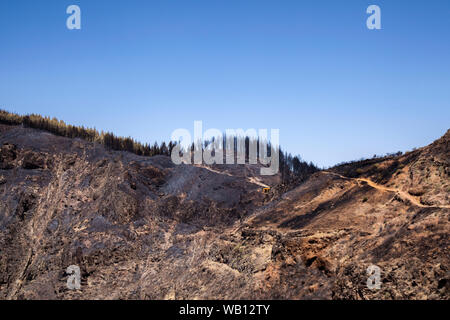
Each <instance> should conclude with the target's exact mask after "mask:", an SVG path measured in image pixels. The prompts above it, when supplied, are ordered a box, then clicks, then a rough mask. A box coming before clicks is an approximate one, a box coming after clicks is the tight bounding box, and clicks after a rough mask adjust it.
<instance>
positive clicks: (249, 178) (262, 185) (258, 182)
mask: <svg viewBox="0 0 450 320" xmlns="http://www.w3.org/2000/svg"><path fill="white" fill-rule="evenodd" d="M194 166H195V167H197V168H203V169H206V170H209V171H211V172H214V173H217V174H222V175H226V176H229V177H234V176H233V175H232V174H229V173H228V172H221V171H218V170H214V169H212V168H210V167H208V166H205V165H194ZM247 181H248V182H249V183H252V184H256V185H258V186H260V187H263V188H270V186H268V185H267V184H264V183H262V182H261V181H259V180H258V178H255V177H248V178H247Z"/></svg>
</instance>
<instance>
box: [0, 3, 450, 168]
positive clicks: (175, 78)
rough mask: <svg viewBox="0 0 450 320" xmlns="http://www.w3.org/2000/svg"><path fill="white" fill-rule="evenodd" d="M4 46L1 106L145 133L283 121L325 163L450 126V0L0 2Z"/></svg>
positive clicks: (299, 147)
mask: <svg viewBox="0 0 450 320" xmlns="http://www.w3.org/2000/svg"><path fill="white" fill-rule="evenodd" d="M71 4H77V5H79V6H80V7H81V11H82V29H81V30H79V31H77V30H72V31H71V30H68V29H67V28H66V19H67V17H68V15H67V14H66V8H67V7H68V6H69V5H71ZM370 4H376V5H379V6H380V7H381V13H382V17H381V19H382V22H381V23H382V30H373V31H371V30H368V29H367V28H366V19H367V17H368V15H367V14H366V8H367V7H368V6H369V5H370ZM0 45H1V47H0V107H1V108H4V109H7V110H10V111H14V112H18V113H32V112H34V113H40V114H43V115H50V116H55V117H57V118H60V119H63V120H65V121H66V122H68V123H73V124H78V125H85V126H90V127H96V128H97V129H99V130H102V129H103V130H108V131H113V132H114V133H116V134H118V135H123V136H132V137H133V138H136V139H138V140H140V141H142V142H154V141H155V140H157V141H162V140H169V139H170V135H171V133H172V131H173V130H174V129H177V128H187V129H189V130H190V131H191V132H193V121H194V120H202V121H203V124H204V127H205V128H218V129H221V130H224V129H226V128H244V129H248V128H257V129H258V128H268V129H270V128H279V129H280V142H281V145H282V146H283V147H284V148H285V149H287V150H288V151H289V152H291V153H294V154H300V155H301V156H302V157H303V158H304V159H306V160H308V161H313V162H315V163H316V164H318V165H321V166H328V165H332V164H335V163H337V162H340V161H344V160H352V159H357V158H360V157H364V156H369V157H370V156H372V155H373V154H374V153H378V154H381V153H386V152H393V151H398V150H402V151H405V150H410V149H412V148H413V147H419V146H423V145H426V144H428V143H430V142H432V141H433V140H434V139H436V138H438V137H440V136H441V135H442V134H444V133H445V131H446V130H447V129H448V128H450V125H449V124H450V121H449V120H450V1H448V0H441V1H439V0H432V1H424V0H423V1H422V0H420V1H407V0H403V1H401V0H396V1H380V0H373V1H372V0H371V1H362V0H345V1H321V0H319V1H318V0H315V1H312V0H311V1H300V0H295V1H294V0H292V1H287V0H272V1H265V0H221V1H217V0H205V1H203V0H202V1H200V0H177V1H174V0H171V1H166V0H164V1H163V0H161V1H154V0H148V1H131V0H127V1H124V0H114V1H102V0H85V1H76V0H71V1H65V0H50V1H49V0H45V1H44V0H42V1H31V0H30V1H23V0H2V1H1V2H0Z"/></svg>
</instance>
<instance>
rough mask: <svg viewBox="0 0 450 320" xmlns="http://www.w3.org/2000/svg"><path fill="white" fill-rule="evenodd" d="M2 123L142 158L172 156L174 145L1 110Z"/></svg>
mask: <svg viewBox="0 0 450 320" xmlns="http://www.w3.org/2000/svg"><path fill="white" fill-rule="evenodd" d="M0 123H2V124H6V125H22V126H24V127H27V128H34V129H40V130H45V131H48V132H51V133H53V134H55V135H58V136H62V137H67V138H80V139H83V140H86V141H90V142H96V143H100V144H102V145H104V146H105V147H107V148H110V149H112V150H117V151H128V152H132V153H135V154H137V155H142V156H155V155H167V156H168V155H170V152H171V151H172V148H173V147H174V144H173V143H172V142H170V143H169V144H168V145H167V144H166V143H165V142H163V143H161V145H158V143H156V142H155V143H154V144H153V145H152V146H150V145H148V144H142V143H139V142H137V141H135V140H133V139H132V138H130V137H128V138H124V137H117V136H115V135H114V134H113V133H110V132H103V131H101V132H98V131H97V130H96V129H92V128H85V127H83V126H81V127H78V126H73V125H70V124H66V123H65V122H64V121H62V120H58V119H56V118H50V117H43V116H41V115H38V114H30V115H25V116H21V115H18V114H15V113H11V112H8V111H4V110H0Z"/></svg>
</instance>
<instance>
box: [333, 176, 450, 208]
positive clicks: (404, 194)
mask: <svg viewBox="0 0 450 320" xmlns="http://www.w3.org/2000/svg"><path fill="white" fill-rule="evenodd" d="M324 172H325V173H327V174H331V175H335V176H337V177H339V178H342V179H346V180H354V181H359V182H365V183H367V184H368V185H369V186H371V187H372V188H375V189H378V190H381V191H386V192H395V193H397V194H398V195H399V197H400V198H403V199H406V200H408V201H410V202H411V203H412V204H414V205H416V206H418V207H421V208H446V209H448V208H450V206H438V205H425V204H423V203H421V202H420V200H418V199H417V197H415V196H412V195H410V194H409V193H407V192H405V191H402V190H400V189H397V188H389V187H385V186H383V185H380V184H378V183H375V182H373V181H372V180H370V179H366V178H349V177H345V176H343V175H341V174H338V173H335V172H329V171H324Z"/></svg>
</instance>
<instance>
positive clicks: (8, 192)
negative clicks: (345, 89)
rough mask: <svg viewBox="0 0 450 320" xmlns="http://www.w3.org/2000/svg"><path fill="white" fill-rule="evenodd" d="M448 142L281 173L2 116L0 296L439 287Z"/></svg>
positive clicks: (435, 293) (198, 295)
mask: <svg viewBox="0 0 450 320" xmlns="http://www.w3.org/2000/svg"><path fill="white" fill-rule="evenodd" d="M449 144H450V131H448V132H447V133H446V134H445V135H444V136H443V137H442V138H441V139H439V140H437V141H436V142H434V143H433V144H431V145H430V146H427V147H424V148H421V149H418V150H415V151H413V152H409V153H406V154H405V155H402V156H397V157H386V158H383V159H370V160H366V161H361V162H356V163H349V164H345V165H341V166H337V167H334V168H331V169H329V170H327V171H321V172H318V173H316V174H314V175H313V176H311V177H310V178H309V179H308V180H307V181H306V182H305V183H303V184H301V185H299V186H297V187H295V188H290V189H289V188H288V189H286V188H283V187H280V186H276V184H277V183H278V177H270V178H261V177H259V176H258V168H257V167H255V166H238V165H236V166H231V167H229V166H215V167H214V168H204V167H196V166H188V165H181V166H175V165H173V164H172V162H171V160H170V158H168V157H164V156H156V157H151V158H149V157H139V156H136V155H133V154H129V153H126V152H115V151H109V150H106V149H105V148H103V147H102V146H100V145H97V144H94V143H89V142H86V141H83V140H79V139H68V138H62V137H57V136H54V135H52V134H49V133H47V132H44V131H39V130H34V129H27V128H22V127H15V126H2V125H0V298H2V299H448V298H449V296H450V295H449V287H450V283H449V279H450V270H449V267H450V265H449V237H448V235H449V231H450V224H449V212H450V209H449V206H450V201H449V191H450V179H449V176H450V166H449V162H450V145H449ZM263 185H271V186H273V187H274V188H273V189H272V191H271V192H270V194H268V195H265V194H263V193H262V192H261V188H262V186H263ZM285 190H288V191H287V192H285ZM70 265H78V266H79V267H80V268H81V289H80V290H69V289H68V288H67V286H66V281H67V278H68V275H67V274H66V272H65V271H66V268H67V267H68V266H70ZM370 265H376V266H378V267H380V269H381V288H380V289H378V290H371V289H369V288H367V286H366V280H367V278H368V275H367V274H366V270H367V267H368V266H370Z"/></svg>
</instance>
